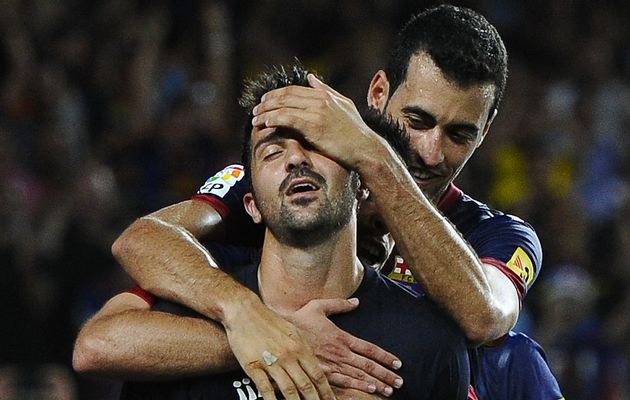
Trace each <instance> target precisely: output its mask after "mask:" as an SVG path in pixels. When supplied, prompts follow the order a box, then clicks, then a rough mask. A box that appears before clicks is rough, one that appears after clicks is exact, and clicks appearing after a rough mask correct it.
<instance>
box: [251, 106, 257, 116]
mask: <svg viewBox="0 0 630 400" xmlns="http://www.w3.org/2000/svg"><path fill="white" fill-rule="evenodd" d="M252 114H254V115H256V114H258V106H256V107H254V108H253V109H252Z"/></svg>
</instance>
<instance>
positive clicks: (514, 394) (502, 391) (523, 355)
mask: <svg viewBox="0 0 630 400" xmlns="http://www.w3.org/2000/svg"><path fill="white" fill-rule="evenodd" d="M473 365H474V366H473V367H472V368H473V376H474V379H473V385H474V387H475V390H476V391H477V394H478V396H479V397H480V398H490V399H514V400H529V399H537V400H538V399H540V400H562V399H563V398H564V397H563V395H562V392H561V391H560V386H559V385H558V381H557V380H556V378H555V377H554V375H553V373H552V372H551V369H550V368H549V364H548V363H547V358H546V356H545V352H544V351H543V349H542V347H540V345H539V344H538V343H536V341H534V340H533V339H531V338H529V337H528V336H527V335H525V334H522V333H516V332H510V333H509V334H508V335H507V336H506V338H505V340H504V341H503V342H502V343H500V344H499V345H497V346H490V347H488V346H482V347H480V348H478V349H477V350H476V359H475V362H474V363H473Z"/></svg>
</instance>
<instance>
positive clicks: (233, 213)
mask: <svg viewBox="0 0 630 400" xmlns="http://www.w3.org/2000/svg"><path fill="white" fill-rule="evenodd" d="M246 173H247V172H246V171H245V169H244V168H243V166H242V165H240V164H232V165H228V166H227V167H225V168H223V169H222V170H221V171H219V172H217V173H216V174H214V175H212V176H211V177H210V178H208V180H206V182H205V183H204V184H203V185H202V186H201V187H200V188H199V190H198V191H197V193H196V194H195V195H193V196H192V198H193V199H195V200H201V201H205V202H207V203H209V204H210V205H211V206H212V207H213V208H214V209H215V210H216V211H217V212H218V213H219V215H221V219H222V220H223V222H224V223H225V238H224V239H222V240H221V241H222V242H224V243H228V244H234V245H246V246H253V247H260V246H261V244H262V239H263V235H264V226H263V225H262V224H255V223H254V222H253V221H252V218H251V217H250V216H249V215H248V214H247V212H246V211H245V206H244V205H243V196H245V194H247V193H249V192H250V191H251V189H250V186H249V181H248V179H245V178H246V176H245V174H246ZM204 245H207V243H204Z"/></svg>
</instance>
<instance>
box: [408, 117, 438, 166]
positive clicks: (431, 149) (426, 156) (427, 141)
mask: <svg viewBox="0 0 630 400" xmlns="http://www.w3.org/2000/svg"><path fill="white" fill-rule="evenodd" d="M411 147H412V149H413V151H414V153H415V154H416V155H417V156H418V157H420V158H421V159H422V161H423V162H424V164H425V165H426V166H427V167H435V166H437V165H439V164H440V163H442V162H443V161H444V149H443V136H442V131H441V130H440V129H439V127H437V126H436V127H434V128H432V129H427V130H424V131H422V132H414V133H413V134H412V135H411Z"/></svg>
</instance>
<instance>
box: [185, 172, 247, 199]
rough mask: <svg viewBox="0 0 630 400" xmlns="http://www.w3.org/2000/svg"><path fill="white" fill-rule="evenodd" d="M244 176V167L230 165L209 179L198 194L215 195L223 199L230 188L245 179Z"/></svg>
mask: <svg viewBox="0 0 630 400" xmlns="http://www.w3.org/2000/svg"><path fill="white" fill-rule="evenodd" d="M244 176H245V170H244V169H243V166H242V165H238V164H233V165H229V166H227V167H225V168H223V169H222V170H221V171H219V172H217V173H216V174H214V175H213V176H212V177H211V178H210V179H208V180H207V181H206V183H204V185H203V186H202V187H201V188H200V189H199V191H198V192H197V193H198V194H213V195H215V196H218V197H220V198H223V196H225V194H226V193H227V192H228V191H229V190H230V188H231V187H232V186H234V185H235V184H236V182H238V181H240V180H241V179H243V177H244Z"/></svg>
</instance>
